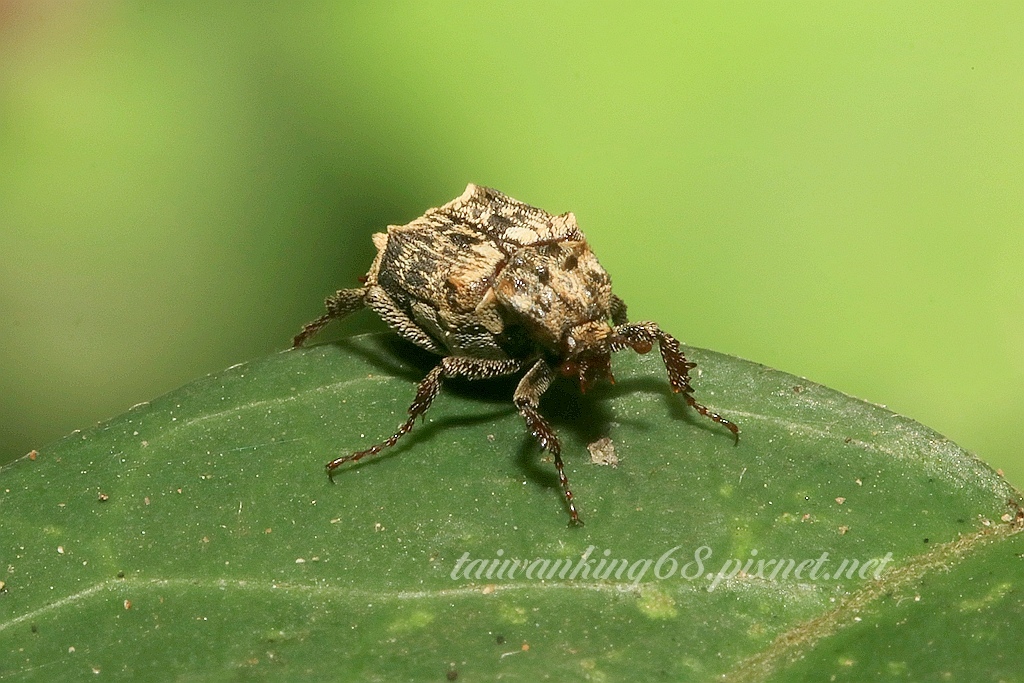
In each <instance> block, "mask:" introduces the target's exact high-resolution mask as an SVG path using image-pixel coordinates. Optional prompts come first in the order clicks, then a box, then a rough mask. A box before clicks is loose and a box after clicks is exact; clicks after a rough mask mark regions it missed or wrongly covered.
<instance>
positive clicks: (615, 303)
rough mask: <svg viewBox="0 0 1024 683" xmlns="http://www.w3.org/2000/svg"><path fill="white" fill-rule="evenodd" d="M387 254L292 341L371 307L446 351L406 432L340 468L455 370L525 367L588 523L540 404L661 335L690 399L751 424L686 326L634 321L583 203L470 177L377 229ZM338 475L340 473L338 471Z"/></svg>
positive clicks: (544, 435)
mask: <svg viewBox="0 0 1024 683" xmlns="http://www.w3.org/2000/svg"><path fill="white" fill-rule="evenodd" d="M373 244H374V246H376V248H377V256H376V257H375V258H374V260H373V263H372V264H371V265H370V270H369V272H367V274H366V276H365V277H363V278H360V280H361V282H362V286H361V287H356V288H352V289H341V290H338V291H337V292H335V293H334V294H332V295H331V296H329V297H327V300H326V301H325V302H324V303H325V306H326V309H327V312H326V313H325V314H324V315H322V316H320V317H319V318H317V319H316V320H313V321H312V322H310V323H308V324H306V325H305V326H304V327H303V328H302V330H301V331H300V332H299V334H297V335H296V336H295V338H294V340H293V342H292V345H293V346H294V347H300V346H302V345H303V344H305V343H306V341H308V340H309V339H310V338H311V337H313V336H314V335H315V334H317V333H318V332H319V331H320V330H322V329H323V328H324V327H325V326H326V325H327V324H328V323H330V322H331V321H333V320H339V319H341V318H344V317H345V316H347V315H349V314H350V313H353V312H355V311H357V310H359V309H361V308H363V307H367V308H370V309H371V310H373V312H374V313H376V314H377V315H378V316H380V318H381V319H382V320H384V322H385V323H387V324H388V326H389V327H391V329H393V330H394V331H395V332H396V333H397V334H399V335H400V336H401V337H403V338H405V339H406V340H408V341H410V342H412V343H413V344H416V345H417V346H419V347H421V348H423V349H426V350H427V351H430V352H432V353H434V354H437V355H438V356H440V361H439V362H438V363H437V365H436V366H434V368H433V369H432V370H431V371H430V372H428V373H427V375H426V377H424V378H423V380H422V381H421V382H420V384H419V387H418V388H417V390H416V398H415V399H414V400H413V402H412V405H410V406H409V411H408V413H409V417H408V419H407V420H406V421H405V423H404V424H403V425H402V426H401V427H399V428H398V431H396V432H395V433H394V434H392V435H391V436H390V437H388V438H387V439H385V440H384V441H382V442H380V443H378V444H377V445H375V446H371V447H370V448H367V449H365V450H362V451H357V452H355V453H352V454H350V455H346V456H343V457H339V458H336V459H334V460H332V461H330V462H329V463H327V473H328V475H333V474H334V472H335V471H336V470H337V468H338V467H340V466H342V465H344V464H346V463H349V462H358V461H359V460H360V459H362V458H364V457H366V456H368V455H375V454H377V453H380V452H381V451H382V450H384V449H385V448H390V447H391V446H394V445H395V444H396V443H398V441H399V439H401V438H402V437H403V436H405V435H406V434H408V433H409V432H410V431H412V428H413V426H414V425H415V423H416V419H417V418H418V417H421V416H422V415H423V414H425V413H426V412H427V410H428V409H429V408H430V405H431V403H432V402H433V401H434V399H435V398H436V397H437V395H438V393H439V392H440V391H441V384H442V383H443V382H444V380H446V379H450V378H453V377H462V378H466V379H470V380H480V379H489V378H492V377H500V376H503V375H514V374H517V373H519V372H523V371H525V374H524V375H523V377H522V379H521V380H520V382H519V384H518V386H517V387H516V390H515V393H514V394H513V396H512V401H513V403H514V405H515V406H516V409H517V410H518V411H519V414H520V415H522V417H523V420H524V421H525V422H526V427H527V430H528V431H529V433H530V434H531V435H532V436H533V437H534V438H535V439H536V440H537V442H538V443H539V444H540V447H541V448H542V449H543V450H546V451H548V452H549V453H551V455H552V457H553V459H554V463H555V469H556V471H557V473H558V482H559V485H560V487H561V489H562V496H563V498H564V500H565V506H566V509H567V510H568V513H569V524H570V526H580V525H582V524H583V521H582V520H581V519H580V515H579V511H578V510H577V508H576V502H575V498H574V496H573V494H572V491H571V490H570V488H569V479H568V477H566V474H565V467H564V463H563V462H562V449H561V445H560V444H559V441H558V435H557V434H556V433H555V431H554V429H552V427H551V425H550V424H549V423H548V421H547V420H545V419H544V417H543V416H542V415H541V414H540V399H541V397H542V396H543V395H544V392H546V391H547V389H548V387H549V386H550V385H551V382H552V380H553V379H554V377H555V373H556V372H558V373H561V374H563V375H567V376H575V377H577V378H578V379H579V383H580V390H581V391H586V390H587V389H588V388H590V387H591V386H592V385H593V384H594V383H595V382H598V381H601V380H608V381H614V378H613V377H612V371H611V354H612V353H614V352H616V351H621V350H624V349H627V348H628V349H632V350H634V351H636V352H637V353H647V352H649V351H651V350H652V349H653V348H654V344H657V345H658V349H659V350H660V352H661V359H662V361H663V362H664V364H665V369H666V371H667V373H668V380H669V384H670V386H671V387H672V390H673V391H674V392H676V393H681V394H682V395H683V398H684V399H685V400H686V403H687V404H688V405H689V406H690V407H691V408H693V409H694V410H695V411H697V413H698V414H700V415H703V416H704V417H706V418H708V419H709V420H711V421H713V422H716V423H718V424H720V425H722V426H723V427H725V428H727V429H728V430H729V431H730V432H732V434H733V436H734V437H735V439H736V441H737V443H738V442H739V433H740V430H739V427H737V426H736V424H735V423H733V422H731V421H730V420H728V419H726V418H724V417H722V416H721V415H719V414H718V413H716V412H713V411H712V410H710V409H708V408H707V407H706V406H704V405H702V404H700V403H698V402H697V400H696V399H695V398H694V396H693V387H692V385H691V383H690V374H689V372H690V370H692V369H693V368H694V367H695V364H694V363H692V362H690V361H689V360H687V358H686V356H685V355H684V354H683V352H682V350H681V349H680V348H679V342H678V341H676V339H675V337H673V336H672V335H670V334H668V333H667V332H664V331H662V329H661V328H660V327H658V325H657V324H655V323H653V322H629V318H628V315H627V312H626V304H625V303H624V302H623V301H622V299H620V298H619V297H617V296H615V294H613V293H612V284H611V278H609V277H608V273H607V272H605V270H604V268H602V267H601V264H600V263H598V260H597V257H596V256H595V255H594V252H593V251H591V249H590V246H589V245H588V244H587V240H586V237H584V235H583V232H582V231H581V230H580V228H579V226H578V225H577V224H576V217H575V216H574V215H573V214H572V213H563V214H559V215H557V216H556V215H553V214H550V213H548V212H546V211H544V210H542V209H538V208H536V207H533V206H530V205H528V204H524V203H522V202H520V201H517V200H515V199H512V198H511V197H508V196H506V195H504V194H502V193H501V192H498V191H497V190H492V189H489V188H486V187H480V186H478V185H473V184H470V185H469V186H468V187H466V191H465V192H463V193H462V195H461V196H459V197H457V198H455V199H453V200H452V201H450V202H448V203H447V204H445V205H444V206H441V207H439V208H436V209H430V210H429V211H427V212H426V213H425V214H423V215H422V216H420V217H419V218H417V219H416V220H414V221H412V222H411V223H408V224H406V225H392V226H388V229H387V232H381V233H377V234H375V235H374V236H373ZM332 480H333V479H332Z"/></svg>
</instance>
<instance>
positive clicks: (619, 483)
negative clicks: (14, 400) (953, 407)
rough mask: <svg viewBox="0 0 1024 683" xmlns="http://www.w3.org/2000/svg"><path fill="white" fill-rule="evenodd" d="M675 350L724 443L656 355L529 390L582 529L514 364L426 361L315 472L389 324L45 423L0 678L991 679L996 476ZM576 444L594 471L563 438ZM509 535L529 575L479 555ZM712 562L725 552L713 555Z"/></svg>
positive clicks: (1004, 487) (878, 425) (1011, 571)
mask: <svg viewBox="0 0 1024 683" xmlns="http://www.w3.org/2000/svg"><path fill="white" fill-rule="evenodd" d="M688 354H689V355H691V358H692V359H693V360H696V361H697V362H698V363H699V368H698V369H699V371H700V372H699V374H696V375H695V377H694V384H695V388H696V396H697V398H698V399H699V400H701V401H702V402H706V403H707V404H708V405H709V406H713V407H714V408H715V409H716V410H719V411H721V412H722V413H723V414H724V415H725V416H727V417H729V418H730V419H734V420H735V421H736V422H737V423H738V424H739V425H740V427H741V428H742V430H743V432H742V437H741V440H740V443H739V445H738V446H734V444H733V440H732V438H731V435H730V434H729V433H728V432H727V431H726V430H724V429H722V428H721V427H720V426H718V425H715V424H713V423H711V422H710V421H708V420H705V419H703V418H701V417H700V416H698V415H696V414H694V413H693V411H691V410H690V409H688V408H686V407H685V404H684V402H683V401H682V400H680V397H679V396H676V395H673V394H672V393H671V392H670V391H669V389H668V384H667V381H666V379H665V373H664V369H663V368H662V367H661V365H660V361H659V359H658V358H657V354H649V355H648V356H644V357H638V356H635V355H633V354H626V353H623V354H619V355H618V356H617V357H616V359H615V365H614V367H615V372H616V377H617V379H618V382H617V383H616V384H615V385H614V386H611V385H606V386H602V387H601V388H599V389H598V390H595V391H592V392H590V393H588V394H586V395H580V394H579V393H578V391H577V390H575V389H574V388H573V387H572V386H571V385H570V384H569V383H568V382H564V383H558V384H556V386H555V387H553V388H552V390H551V391H550V392H549V394H548V395H547V396H546V397H545V400H544V402H543V403H542V410H543V412H544V413H545V414H546V415H548V416H549V417H550V418H551V420H552V422H553V424H554V426H555V428H556V429H557V430H558V431H559V432H560V434H561V436H562V440H563V451H564V453H565V456H566V465H567V467H566V469H567V474H568V476H569V480H570V482H571V484H572V488H573V491H574V493H575V494H576V500H577V501H578V502H579V505H580V510H581V514H582V516H583V518H584V520H585V522H586V526H585V527H583V528H569V527H568V526H567V524H566V523H567V520H568V516H567V513H566V511H565V508H564V504H563V502H562V500H561V497H560V492H559V489H558V482H557V478H556V476H555V473H554V467H553V466H552V464H551V463H550V462H549V459H548V458H546V457H544V456H543V454H541V453H540V452H539V451H538V449H537V447H536V445H535V444H534V443H533V441H532V440H531V438H530V437H529V436H528V435H526V433H525V429H524V426H523V424H522V422H521V419H520V417H519V416H518V414H516V412H515V410H514V409H513V407H512V405H511V402H510V396H511V392H512V389H513V387H514V380H508V381H506V380H493V381H486V382H456V381H453V382H450V383H449V384H446V386H445V389H444V390H443V392H442V394H441V396H440V397H439V398H438V399H437V401H436V402H435V404H434V407H433V408H432V409H431V411H430V412H429V413H428V414H427V417H426V419H425V420H424V421H423V422H422V423H421V424H419V425H417V427H416V428H415V429H414V430H413V432H412V433H411V434H410V435H409V436H408V437H406V438H405V439H404V440H403V441H402V442H401V443H400V444H399V445H398V446H397V447H395V448H393V449H390V451H386V452H385V453H384V454H382V455H380V456H377V457H375V458H370V459H367V460H364V461H362V462H360V463H359V464H357V465H355V466H351V467H345V468H343V469H342V470H340V471H339V472H338V473H337V475H336V476H335V483H334V485H332V484H331V483H330V482H329V480H328V478H327V476H326V475H325V473H324V469H323V465H324V463H325V462H326V461H327V460H329V459H330V458H332V457H335V456H337V455H339V454H344V453H347V452H350V451H352V450H357V449H360V448H365V447H367V446H369V445H372V444H373V443H377V442H378V441H380V440H382V439H383V438H385V437H386V436H388V435H390V434H391V433H392V432H393V431H394V430H395V428H396V427H397V426H398V425H399V424H401V422H402V421H403V420H404V417H405V411H406V408H407V406H408V404H409V403H410V402H411V400H412V396H413V393H414V388H415V383H416V382H418V380H419V379H420V378H421V377H422V376H423V374H424V373H425V371H426V370H427V369H428V368H429V367H430V364H431V363H432V362H433V359H432V358H430V357H428V356H426V355H425V354H422V353H420V352H418V351H416V350H415V349H412V348H410V347H408V346H407V345H405V344H404V343H401V342H398V341H396V340H395V338H394V337H393V336H391V335H368V336H362V337H356V338H352V339H348V340H345V341H343V342H340V343H337V344H328V345H321V346H315V347H312V348H309V349H304V350H299V351H289V352H286V353H281V354H278V355H275V356H272V357H269V358H264V359H261V360H258V361H255V362H252V363H246V364H242V365H239V366H235V367H233V368H230V369H228V370H226V371H224V372H222V373H220V374H217V375H213V376H210V377H207V378H205V379H202V380H199V381H197V382H194V383H192V384H190V385H188V386H185V387H183V388H181V389H179V390H177V391H175V392H172V393H170V394H168V395H166V396H163V397H161V398H159V399H157V400H155V401H153V402H152V403H148V404H144V405H141V406H136V407H135V408H133V409H132V410H130V411H129V412H128V413H126V414H124V415H122V416H120V417H117V418H115V419H113V420H111V421H110V422H108V423H106V424H103V425H100V426H99V427H97V428H95V429H90V430H87V431H84V432H81V433H75V434H72V435H70V436H68V437H67V438H65V439H63V440H62V441H60V442H58V443H56V444H54V445H53V446H51V447H49V448H45V449H42V450H41V451H40V452H39V453H38V454H37V455H36V456H35V457H34V459H30V458H24V459H22V460H20V461H18V462H16V463H13V464H11V465H10V466H7V467H5V468H3V469H2V470H0V513H2V520H0V552H2V553H3V557H2V560H3V561H2V563H0V568H2V567H6V572H5V573H3V574H0V580H2V581H3V582H4V584H5V585H4V588H3V590H2V592H0V679H2V680H54V679H56V678H60V679H61V680H77V679H82V680H86V679H88V680H100V679H99V678H98V677H97V676H96V673H97V672H98V673H99V674H101V675H102V676H103V680H109V679H119V680H139V679H156V678H159V679H166V678H179V679H188V680H223V679H248V678H260V679H268V680H287V681H293V680H317V681H320V680H332V679H337V680H344V679H352V680H382V681H392V680H425V681H440V680H445V679H446V677H448V678H450V677H451V676H453V675H457V676H458V679H459V680H490V679H494V678H497V677H499V676H501V677H502V678H503V679H506V680H528V681H533V680H540V679H542V678H548V679H551V680H584V679H587V680H601V679H609V680H626V679H630V680H694V681H707V680H713V679H714V680H720V679H723V677H724V680H734V681H756V680H766V679H771V680H787V681H789V680H830V677H834V678H833V679H832V680H861V681H863V680H879V679H909V680H925V679H942V678H943V676H944V675H946V674H948V675H949V676H951V677H952V679H953V680H963V679H970V680H976V681H977V680H1020V673H1019V672H1020V671H1024V654H1022V649H1021V648H1020V647H1019V646H1018V645H1017V644H1016V641H1017V639H1018V636H1019V628H1020V624H1021V623H1022V616H1024V597H1022V596H1024V591H1022V586H1021V576H1022V575H1024V573H1022V569H1024V560H1022V559H1021V557H1022V555H1024V542H1022V539H1024V536H1022V535H1020V534H1019V532H1020V531H1021V529H1022V527H1024V524H1022V520H1021V517H1020V516H1019V510H1020V507H1019V504H1020V500H1021V497H1020V494H1019V493H1018V492H1017V491H1015V490H1014V489H1013V488H1011V487H1010V486H1009V484H1007V483H1006V482H1005V481H1004V480H1003V479H1002V478H1001V477H999V476H998V475H997V474H996V473H995V472H993V471H992V470H991V469H990V468H988V467H987V466H986V465H985V464H984V463H982V462H980V461H979V460H977V459H976V458H974V457H973V456H971V455H969V454H967V453H965V452H964V451H962V450H961V449H960V448H958V447H957V446H956V445H955V444H953V443H951V442H949V441H948V440H946V439H944V438H943V437H941V436H940V435H938V434H936V433H934V432H932V431H930V430H928V429H927V428H925V427H922V426H921V425H919V424H917V423H916V422H914V421H912V420H909V419H907V418H904V417H900V416H898V415H894V414H893V413H890V412H889V411H887V410H885V409H884V408H881V407H878V406H874V405H870V404H866V403H863V402H861V401H858V400H855V399H852V398H850V397H848V396H844V395H842V394H839V393H837V392H835V391H832V390H830V389H827V388H825V387H821V386H819V385H816V384H814V383H812V382H808V381H806V380H802V379H798V378H795V377H793V376H791V375H787V374H784V373H781V372H778V371H775V370H771V369H769V368H765V367H763V366H759V365H755V364H752V363H749V362H746V361H742V360H738V359H735V358H731V357H728V356H722V355H719V354H715V353H711V352H708V351H701V350H698V349H690V350H688ZM603 437H608V438H610V439H611V440H612V443H613V445H614V450H615V455H616V456H617V458H618V460H619V462H618V466H617V467H607V466H600V465H597V464H593V463H592V462H591V457H590V455H589V453H588V448H587V445H588V444H590V443H593V442H596V441H597V440H598V439H601V438H603ZM702 549H703V550H702ZM588 552H589V554H588ZM755 553H756V554H755ZM825 553H827V556H826V555H824V554H825ZM698 555H699V556H701V557H702V563H701V564H702V566H700V567H698V565H697V564H696V560H695V557H696V556H698ZM460 558H463V562H462V564H461V565H459V564H458V563H459V560H460ZM659 558H665V559H664V560H662V561H661V564H660V565H657V564H656V563H657V562H658V561H659ZM822 558H824V559H822ZM516 559H518V560H525V561H527V562H530V563H531V565H532V567H533V569H532V570H531V573H530V575H527V574H526V570H525V569H524V568H523V566H520V567H519V568H518V570H517V571H516V572H515V573H514V574H513V576H512V577H511V578H509V577H508V576H507V574H506V573H502V574H501V575H500V576H499V573H498V571H497V568H499V567H500V566H501V564H500V562H503V561H505V560H509V561H511V560H516ZM730 559H731V560H735V561H737V568H738V566H739V563H742V564H744V565H746V563H747V562H748V561H753V562H752V563H751V564H750V565H749V566H748V567H747V571H746V572H745V573H739V574H736V575H732V576H728V575H727V574H728V573H729V572H727V571H726V572H722V573H721V576H719V575H718V574H719V572H720V570H722V568H723V566H727V565H725V563H726V562H727V561H729V560H730ZM474 560H479V561H480V562H476V563H474V562H473V561H474ZM492 560H498V561H499V562H497V563H494V564H493V566H494V567H495V570H494V571H493V572H492V573H491V574H490V576H488V575H487V572H486V569H487V568H490V567H492V562H491V561H492ZM545 560H546V561H547V562H548V565H546V567H547V570H548V572H551V573H550V578H544V577H542V576H540V574H541V571H540V570H541V568H542V567H543V566H544V565H543V562H544V561H545ZM601 560H609V561H610V560H616V561H621V562H622V565H621V566H622V571H621V572H619V573H618V574H616V571H615V570H616V569H618V565H613V570H612V571H611V572H610V573H608V574H606V573H605V570H606V569H607V567H608V565H607V563H606V564H604V565H599V564H598V562H599V561H601ZM645 560H649V561H650V562H648V563H645ZM772 560H783V562H781V563H770V564H768V562H770V561H772ZM789 560H793V563H792V564H790V563H788V561H789ZM844 560H845V561H846V562H847V565H846V566H845V569H846V570H847V571H845V572H843V573H842V574H841V575H839V576H838V577H835V576H833V575H834V574H837V573H838V572H837V571H836V570H837V569H838V568H839V567H840V564H841V563H842V562H843V561H844ZM533 561H537V562H533ZM557 561H561V562H562V563H563V564H562V565H561V566H563V567H564V566H568V567H570V569H569V570H568V572H569V573H568V574H567V575H565V576H564V577H560V576H558V575H557V573H556V572H553V571H552V569H551V568H552V567H553V566H554V563H555V562H557ZM588 561H589V564H588ZM757 561H764V562H765V563H766V564H764V565H763V566H762V567H761V569H760V571H759V570H758V566H757V564H756V562H757ZM801 561H808V562H809V563H810V564H809V565H805V566H804V568H803V569H802V570H801V573H800V576H799V578H798V577H797V575H796V571H797V569H796V565H797V563H800V562H801ZM819 561H820V566H819V567H818V571H817V572H816V573H815V574H814V577H812V576H811V575H810V573H811V570H812V569H813V565H814V563H815V562H819ZM853 561H856V562H858V563H861V564H862V563H867V562H869V561H870V562H871V564H868V565H867V570H862V568H861V566H860V565H858V568H857V569H853V570H850V564H849V563H851V562H853ZM880 561H884V562H880ZM645 566H646V568H647V569H646V572H642V571H641V570H643V569H644V567H645ZM457 567H458V568H459V571H457V572H456V571H455V570H456V568H457ZM481 567H483V568H482V569H481ZM775 567H778V568H779V569H780V571H779V572H778V573H776V574H775V576H774V578H773V577H772V576H771V571H772V570H773V569H774V568H775ZM785 567H789V569H790V571H789V573H788V575H784V574H783V573H782V571H781V570H782V568H785ZM478 569H480V570H481V572H480V574H479V576H477V574H476V572H477V570H478ZM656 569H657V571H656ZM673 569H674V572H672V573H671V575H668V574H669V573H670V570H673ZM684 570H685V572H686V576H687V577H689V578H684V577H683V576H681V574H683V572H684ZM698 570H699V571H698ZM572 572H576V574H575V578H572V576H571V573H572ZM826 572H827V573H828V574H829V578H825V577H824V576H823V574H824V573H826ZM453 573H454V575H455V576H454V578H453ZM860 574H864V577H866V578H862V576H860ZM709 575H710V578H709ZM876 575H877V577H876ZM467 576H468V578H467Z"/></svg>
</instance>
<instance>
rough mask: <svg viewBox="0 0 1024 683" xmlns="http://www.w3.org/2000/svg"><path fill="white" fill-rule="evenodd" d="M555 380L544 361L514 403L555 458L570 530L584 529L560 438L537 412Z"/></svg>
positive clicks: (523, 383)
mask: <svg viewBox="0 0 1024 683" xmlns="http://www.w3.org/2000/svg"><path fill="white" fill-rule="evenodd" d="M553 377H554V373H553V372H552V370H551V366H549V365H548V364H547V363H545V362H544V360H543V359H541V360H539V361H537V362H536V363H535V364H534V365H533V367H532V368H530V371H529V372H527V373H526V374H525V375H524V376H523V379H522V380H520V382H519V386H517V387H516V392H515V394H514V395H513V397H512V400H513V402H514V403H515V404H516V408H517V409H518V410H519V414H520V415H522V416H523V419H525V420H526V426H527V428H529V430H530V433H531V434H533V436H534V437H535V438H536V439H537V441H539V442H540V446H541V448H543V449H544V450H546V451H548V452H549V453H551V455H552V456H554V459H555V469H556V470H558V483H559V484H561V486H562V493H563V494H564V495H565V502H566V505H568V506H569V526H583V520H581V519H580V515H579V512H577V510H576V503H575V502H574V501H573V495H572V491H570V490H569V478H568V477H566V476H565V466H564V465H563V463H562V447H561V445H560V444H559V443H558V436H557V435H556V434H555V430H554V429H552V428H551V425H550V424H548V421H547V420H545V419H544V418H543V416H541V414H540V412H538V410H537V409H538V408H539V406H540V397H541V396H543V395H544V392H545V391H547V389H548V387H549V386H551V380H552V378H553Z"/></svg>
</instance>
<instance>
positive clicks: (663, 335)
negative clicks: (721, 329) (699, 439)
mask: <svg viewBox="0 0 1024 683" xmlns="http://www.w3.org/2000/svg"><path fill="white" fill-rule="evenodd" d="M655 340H657V342H658V349H659V350H660V351H661V360H662V362H664V363H665V369H666V370H668V381H669V384H670V385H671V386H672V391H674V392H676V393H682V394H683V398H685V399H686V402H687V403H688V404H689V405H690V407H691V408H693V409H694V410H696V411H697V412H698V413H700V414H701V415H703V416H704V417H706V418H708V419H709V420H712V421H714V422H717V423H718V424H720V425H722V426H724V427H726V428H727V429H728V430H729V431H730V432H732V434H733V436H734V437H735V439H736V443H739V441H740V428H739V427H737V426H736V424H735V423H733V422H730V421H729V420H727V419H725V418H724V417H722V416H721V415H719V414H718V413H715V412H712V411H711V410H709V409H708V408H707V407H706V406H704V405H701V404H700V403H697V399H695V398H694V397H693V387H691V386H690V370H692V369H693V368H695V367H697V364H696V363H691V362H690V361H688V360H687V359H686V356H685V355H683V352H682V350H681V349H680V348H679V341H678V340H677V339H676V338H675V337H673V336H672V335H671V334H669V333H668V332H664V331H663V330H662V329H661V328H660V327H658V325H657V324H655V323H652V322H641V323H627V324H625V325H619V326H618V327H616V328H615V329H614V330H613V337H612V340H611V349H612V351H620V350H622V349H624V348H626V347H627V346H628V347H630V348H632V349H634V350H635V351H636V352H637V353H647V352H648V351H650V350H651V346H652V345H653V343H654V341H655Z"/></svg>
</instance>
